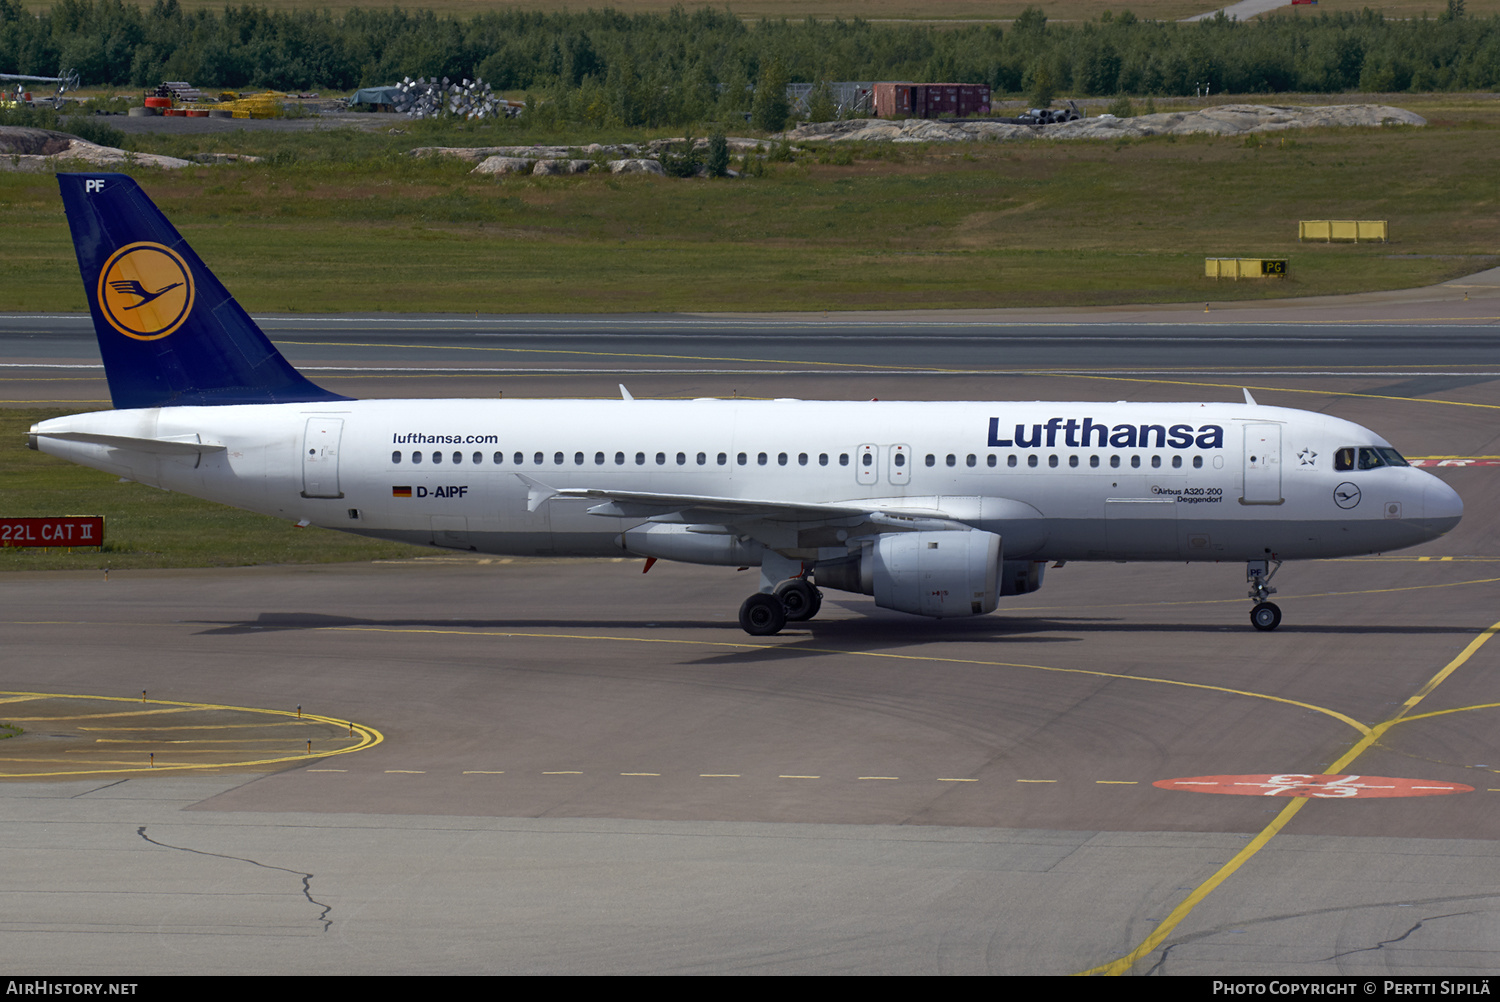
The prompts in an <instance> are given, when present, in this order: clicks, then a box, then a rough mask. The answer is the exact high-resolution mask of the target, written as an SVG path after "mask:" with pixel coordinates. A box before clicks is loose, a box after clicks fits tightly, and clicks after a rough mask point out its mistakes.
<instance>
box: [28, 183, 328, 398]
mask: <svg viewBox="0 0 1500 1002" xmlns="http://www.w3.org/2000/svg"><path fill="white" fill-rule="evenodd" d="M57 183H58V186H59V187H60V188H61V189H62V199H63V207H64V208H65V209H67V213H68V228H69V229H70V230H71V231H72V233H73V249H74V250H75V251H76V252H77V253H78V268H79V270H80V271H81V272H82V273H83V288H84V294H85V295H86V296H87V297H88V301H89V312H90V313H91V314H93V318H94V333H95V334H96V335H97V336H98V338H99V353H100V355H102V356H103V358H104V372H105V375H106V376H107V377H108V379H109V393H110V397H111V398H112V399H113V401H114V405H115V406H116V407H121V408H128V407H173V406H184V405H203V404H210V405H211V404H271V403H297V402H301V401H318V400H346V399H348V398H347V397H341V396H339V395H338V394H336V393H330V392H328V391H327V390H325V389H323V388H321V387H319V386H315V385H314V384H312V383H310V382H308V380H307V379H305V378H304V377H303V376H302V374H301V373H299V372H298V371H297V370H296V369H294V368H292V366H291V363H289V362H288V361H287V360H286V359H285V358H282V357H281V353H280V352H278V351H277V350H276V348H275V347H274V346H273V345H272V344H271V342H270V340H269V339H268V338H267V337H266V335H265V334H264V333H263V332H262V331H261V329H260V328H259V327H257V326H256V324H255V321H253V320H251V319H250V315H249V314H247V313H246V312H245V311H244V310H243V309H242V308H241V307H240V304H239V303H237V302H235V301H234V297H233V296H231V295H230V294H229V292H228V290H226V289H225V288H224V286H223V285H222V284H221V283H220V282H219V280H218V279H217V278H215V277H214V275H213V272H211V271H209V270H208V268H207V266H205V265H204V263H203V261H202V260H200V259H199V257H198V255H197V254H195V253H193V249H192V248H191V247H189V246H188V243H187V241H186V240H184V239H183V238H182V234H180V233H178V232H177V230H176V228H175V227H173V225H172V224H171V223H169V222H167V217H166V216H164V215H162V212H161V210H160V209H158V208H157V207H156V206H155V205H154V204H152V202H151V199H149V198H147V197H146V193H145V192H143V191H141V189H140V186H139V185H138V184H136V183H135V181H134V180H132V179H131V178H129V177H126V176H125V175H124V174H59V175H57Z"/></svg>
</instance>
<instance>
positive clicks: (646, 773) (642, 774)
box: [620, 772, 661, 776]
mask: <svg viewBox="0 0 1500 1002" xmlns="http://www.w3.org/2000/svg"><path fill="white" fill-rule="evenodd" d="M620 775H622V776H660V775H661V773H659V772H622V773H620Z"/></svg>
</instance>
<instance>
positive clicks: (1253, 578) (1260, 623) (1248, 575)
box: [1245, 557, 1281, 630]
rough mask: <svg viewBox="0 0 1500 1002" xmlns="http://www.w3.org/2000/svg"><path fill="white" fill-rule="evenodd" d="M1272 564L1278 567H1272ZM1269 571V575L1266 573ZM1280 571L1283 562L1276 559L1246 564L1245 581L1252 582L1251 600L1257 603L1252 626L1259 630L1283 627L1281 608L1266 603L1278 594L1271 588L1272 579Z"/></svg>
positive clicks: (1272, 603)
mask: <svg viewBox="0 0 1500 1002" xmlns="http://www.w3.org/2000/svg"><path fill="white" fill-rule="evenodd" d="M1271 564H1275V565H1276V566H1275V567H1270V566H1269V565H1271ZM1268 569H1269V570H1270V573H1269V574H1267V573H1266V571H1267V570H1268ZM1279 570H1281V561H1280V560H1277V559H1275V558H1274V557H1273V558H1272V559H1270V560H1250V561H1247V562H1246V564H1245V580H1246V581H1249V582H1250V598H1252V599H1254V601H1255V607H1254V608H1252V609H1251V610H1250V625H1251V626H1253V627H1255V628H1256V629H1257V630H1274V629H1276V627H1278V626H1280V625H1281V608H1280V607H1279V606H1278V605H1277V604H1276V603H1275V602H1267V601H1266V599H1267V598H1269V597H1270V596H1272V595H1274V594H1276V589H1275V588H1272V587H1271V579H1272V578H1274V577H1275V576H1276V572H1277V571H1279Z"/></svg>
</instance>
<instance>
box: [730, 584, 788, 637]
mask: <svg viewBox="0 0 1500 1002" xmlns="http://www.w3.org/2000/svg"><path fill="white" fill-rule="evenodd" d="M784 626H786V609H785V608H784V607H783V606H782V604H781V599H779V598H777V597H776V596H775V595H764V594H755V595H751V596H750V597H749V598H747V599H745V603H744V604H743V605H741V606H740V628H741V629H743V630H744V631H745V632H746V633H748V634H750V636H752V637H774V636H775V635H776V634H778V633H780V632H781V628H782V627H784Z"/></svg>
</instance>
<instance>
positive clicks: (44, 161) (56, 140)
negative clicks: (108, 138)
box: [0, 125, 189, 171]
mask: <svg viewBox="0 0 1500 1002" xmlns="http://www.w3.org/2000/svg"><path fill="white" fill-rule="evenodd" d="M62 160H71V161H74V162H78V163H85V164H88V165H90V166H94V167H112V166H117V165H119V164H126V163H128V164H135V165H136V166H140V167H163V168H167V169H173V168H177V167H187V166H189V162H188V161H186V160H179V159H178V158H177V157H164V156H158V155H157V154H154V153H130V152H128V151H126V150H117V149H115V148H114V147H113V146H99V145H96V144H94V143H90V142H87V141H86V140H83V139H79V138H78V137H77V136H70V135H68V134H67V133H66V132H53V131H52V130H51V129H29V128H23V127H20V126H12V125H0V170H27V171H40V170H48V169H50V167H49V163H51V164H55V163H56V162H58V161H62Z"/></svg>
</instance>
